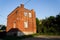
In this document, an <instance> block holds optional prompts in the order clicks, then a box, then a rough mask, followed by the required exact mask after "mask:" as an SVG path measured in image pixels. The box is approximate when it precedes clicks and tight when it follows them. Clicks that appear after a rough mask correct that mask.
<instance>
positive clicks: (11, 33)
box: [7, 28, 24, 36]
mask: <svg viewBox="0 0 60 40" xmlns="http://www.w3.org/2000/svg"><path fill="white" fill-rule="evenodd" d="M7 35H8V36H23V35H24V33H23V32H22V31H20V30H18V29H17V28H12V29H10V30H9V31H8V32H7Z"/></svg>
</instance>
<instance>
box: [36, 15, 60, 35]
mask: <svg viewBox="0 0 60 40" xmlns="http://www.w3.org/2000/svg"><path fill="white" fill-rule="evenodd" d="M40 22H42V23H41V24H39V23H40ZM36 24H37V28H38V29H37V31H38V33H55V34H56V33H57V34H60V31H59V30H60V14H58V15H56V17H54V16H50V17H48V18H45V19H43V20H41V21H40V20H39V19H38V18H37V19H36Z"/></svg>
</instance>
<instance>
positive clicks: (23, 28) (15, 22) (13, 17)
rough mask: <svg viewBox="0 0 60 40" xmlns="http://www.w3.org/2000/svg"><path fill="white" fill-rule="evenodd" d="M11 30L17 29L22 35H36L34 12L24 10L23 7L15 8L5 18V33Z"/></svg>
mask: <svg viewBox="0 0 60 40" xmlns="http://www.w3.org/2000/svg"><path fill="white" fill-rule="evenodd" d="M11 29H18V30H19V32H20V33H21V32H22V33H23V34H24V35H29V34H34V33H36V15H35V12H34V10H33V9H32V10H29V9H26V8H24V5H23V4H21V6H19V7H17V8H16V9H15V10H13V11H12V12H11V13H10V14H9V15H8V16H7V28H6V32H9V31H10V30H11Z"/></svg>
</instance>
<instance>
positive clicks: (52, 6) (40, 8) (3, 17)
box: [0, 0, 60, 25]
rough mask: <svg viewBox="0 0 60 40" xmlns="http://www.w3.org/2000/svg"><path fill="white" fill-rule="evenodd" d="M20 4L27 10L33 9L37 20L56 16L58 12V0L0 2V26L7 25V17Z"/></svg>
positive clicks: (59, 8)
mask: <svg viewBox="0 0 60 40" xmlns="http://www.w3.org/2000/svg"><path fill="white" fill-rule="evenodd" d="M20 4H24V7H25V8H27V9H29V10H31V9H34V11H35V13H36V17H37V18H39V19H45V18H46V17H49V16H56V15H58V14H59V12H60V0H0V24H3V25H7V16H8V15H9V14H10V13H11V12H12V11H13V10H14V9H15V8H16V7H18V6H20Z"/></svg>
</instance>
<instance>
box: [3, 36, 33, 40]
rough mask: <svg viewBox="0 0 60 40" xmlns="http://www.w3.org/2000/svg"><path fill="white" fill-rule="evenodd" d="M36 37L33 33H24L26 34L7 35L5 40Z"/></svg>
mask: <svg viewBox="0 0 60 40" xmlns="http://www.w3.org/2000/svg"><path fill="white" fill-rule="evenodd" d="M31 37H34V36H33V35H24V36H19V37H18V36H6V37H4V38H3V40H21V39H24V38H31Z"/></svg>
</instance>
